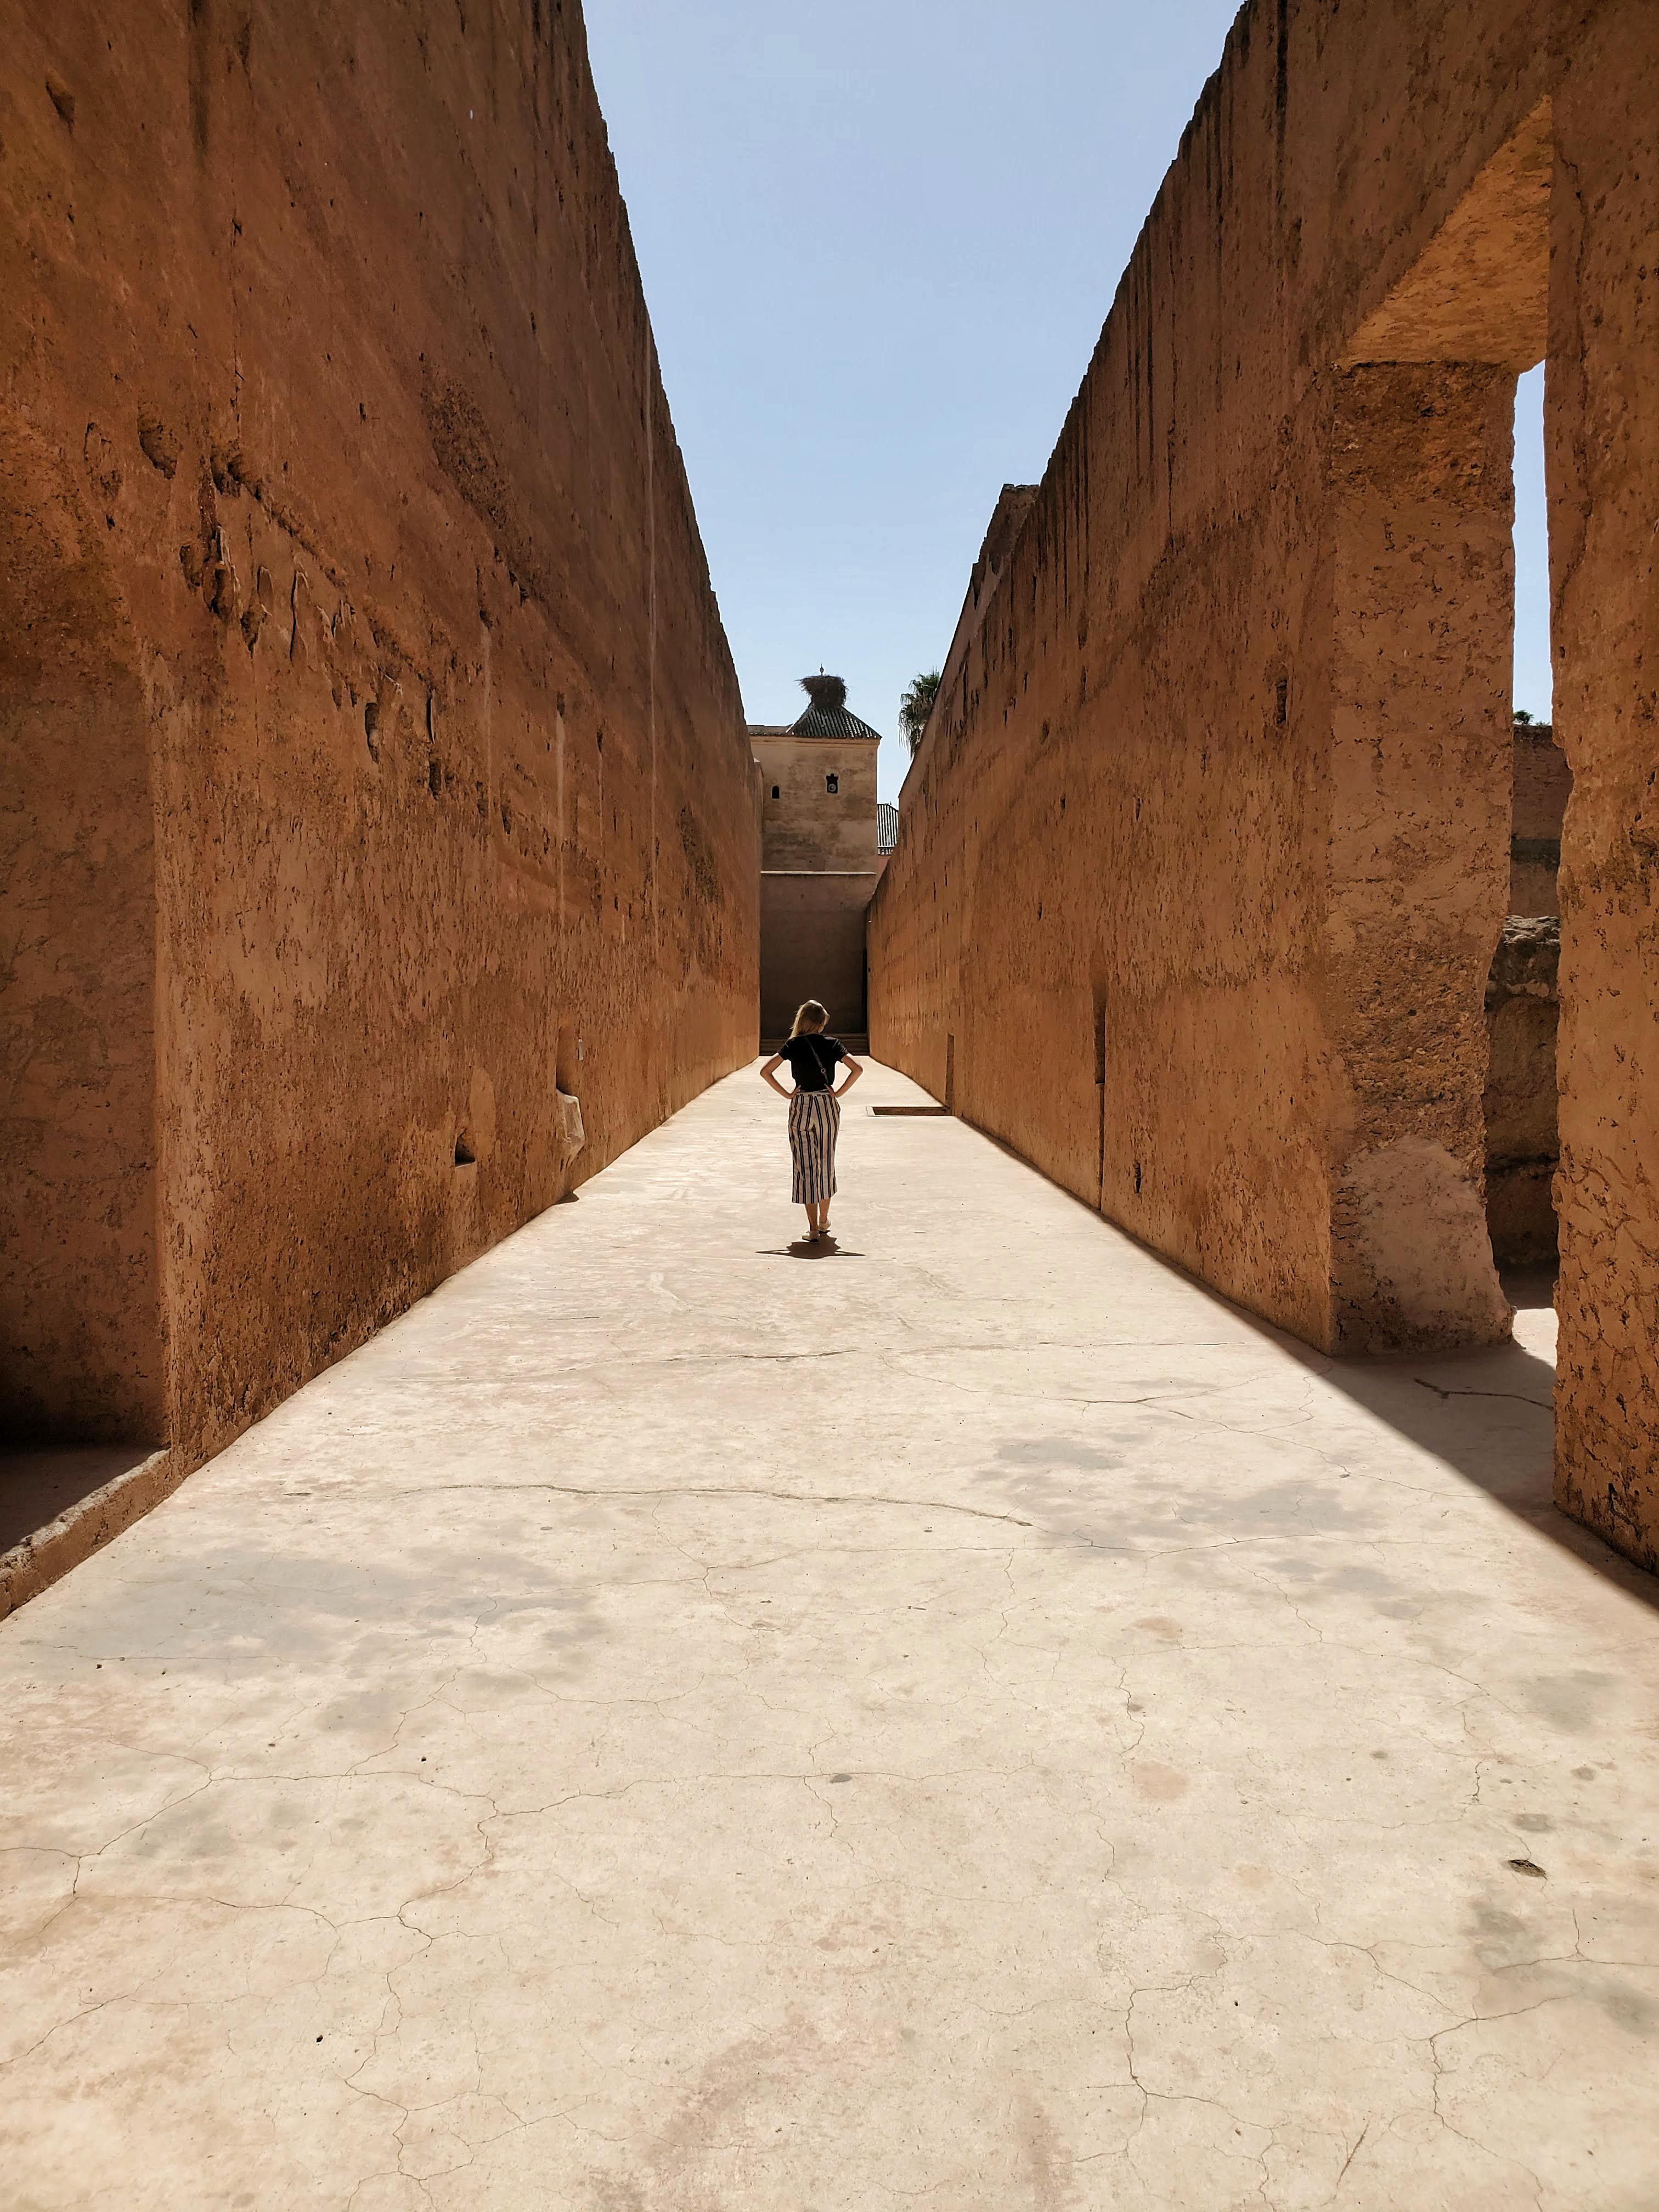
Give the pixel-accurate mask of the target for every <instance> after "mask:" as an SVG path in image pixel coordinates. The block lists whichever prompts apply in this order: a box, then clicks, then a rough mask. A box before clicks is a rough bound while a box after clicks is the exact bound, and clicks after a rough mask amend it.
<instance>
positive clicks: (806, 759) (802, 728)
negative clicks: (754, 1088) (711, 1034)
mask: <svg viewBox="0 0 1659 2212" xmlns="http://www.w3.org/2000/svg"><path fill="white" fill-rule="evenodd" d="M803 688H804V690H805V691H806V693H807V695H808V697H809V699H810V702H811V703H810V704H809V706H808V707H807V709H806V711H805V714H801V715H799V717H798V718H797V719H796V720H794V721H793V722H790V723H787V724H768V723H755V722H751V723H750V726H749V741H750V745H751V747H752V748H753V750H754V755H755V759H756V761H757V763H758V765H759V768H760V771H761V839H762V842H761V904H760V915H761V960H760V990H761V1018H760V1027H761V1042H762V1043H763V1044H770V1043H775V1042H777V1040H778V1039H780V1038H781V1037H785V1036H787V1035H788V1033H789V1025H790V1024H791V1022H793V1019H794V1017H795V1009H796V1007H797V1006H799V1005H800V1003H801V1001H802V1000H804V999H818V1000H822V1001H823V1004H824V1005H825V1006H827V1007H828V1008H829V1025H830V1027H831V1029H832V1030H835V1031H836V1034H837V1035H838V1036H843V1037H859V1038H862V1036H864V1033H865V1030H866V1006H865V961H864V915H865V909H866V907H867V906H868V905H869V903H870V900H871V897H872V894H873V893H874V890H875V888H876V884H877V882H878V879H879V878H880V875H881V871H882V868H883V866H884V864H885V860H886V853H885V852H884V851H882V850H881V849H880V848H879V846H878V811H879V810H878V803H877V799H876V756H877V753H878V750H879V749H880V745H881V732H880V731H879V730H872V728H871V726H870V725H869V724H868V723H867V722H864V721H860V719H859V717H858V716H857V715H856V714H852V713H850V712H849V711H848V706H847V686H846V684H844V683H843V682H842V679H841V678H840V677H838V676H825V675H822V674H820V675H817V676H809V677H807V678H805V681H804V684H803ZM888 811H889V812H891V811H892V810H891V809H889V810H888ZM889 849H890V848H889Z"/></svg>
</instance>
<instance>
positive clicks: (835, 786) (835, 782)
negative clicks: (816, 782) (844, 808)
mask: <svg viewBox="0 0 1659 2212" xmlns="http://www.w3.org/2000/svg"><path fill="white" fill-rule="evenodd" d="M823 787H824V789H825V790H826V791H827V792H828V793H829V796H830V798H831V799H833V798H834V797H835V795H836V793H837V792H838V791H839V790H840V789H841V778H840V777H839V776H838V775H826V776H825V777H824V779H823Z"/></svg>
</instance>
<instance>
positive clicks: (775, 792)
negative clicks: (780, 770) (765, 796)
mask: <svg viewBox="0 0 1659 2212" xmlns="http://www.w3.org/2000/svg"><path fill="white" fill-rule="evenodd" d="M777 795H778V787H777V786H776V784H774V785H773V786H772V796H773V798H774V799H775V798H776V797H777Z"/></svg>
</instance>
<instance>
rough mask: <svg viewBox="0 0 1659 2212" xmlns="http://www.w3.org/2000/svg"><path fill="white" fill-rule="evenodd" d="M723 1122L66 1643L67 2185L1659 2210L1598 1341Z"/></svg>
mask: <svg viewBox="0 0 1659 2212" xmlns="http://www.w3.org/2000/svg"><path fill="white" fill-rule="evenodd" d="M918 1096H919V1094H918V1093H916V1092H915V1091H913V1090H912V1088H911V1086H910V1085H908V1084H906V1083H904V1082H903V1081H902V1079H900V1078H898V1077H896V1076H894V1075H890V1074H888V1073H884V1072H882V1071H880V1070H873V1071H872V1074H871V1076H870V1077H869V1079H867V1080H866V1083H865V1084H864V1085H862V1086H861V1087H860V1090H859V1091H857V1092H855V1093H854V1098H853V1100H852V1101H850V1102H849V1105H848V1115H847V1119H846V1121H845V1125H844V1134H843V1139H842V1197H841V1199H840V1200H838V1201H837V1209H836V1212H837V1219H836V1227H837V1230H838V1232H839V1234H840V1237H841V1239H842V1243H841V1245H840V1249H839V1250H838V1251H836V1252H835V1253H833V1254H830V1255H827V1256H825V1257H823V1258H810V1259H809V1258H805V1257H797V1256H794V1255H792V1254H791V1253H790V1251H789V1249H788V1240H789V1238H790V1237H791V1236H792V1235H793V1233H794V1227H795V1224H796V1222H797V1221H798V1220H799V1214H798V1213H797V1212H792V1210H791V1209H790V1208H789V1206H787V1203H786V1196H787V1164H786V1161H785V1158H784V1151H783V1132H782V1109H781V1107H780V1106H779V1105H778V1103H777V1102H776V1101H775V1099H773V1098H772V1097H770V1096H769V1094H768V1093H767V1092H766V1091H764V1090H763V1088H762V1086H761V1085H759V1084H758V1083H757V1081H756V1080H755V1079H754V1076H753V1074H752V1073H745V1074H744V1075H741V1076H738V1077H735V1078H733V1079H731V1080H730V1081H728V1082H726V1083H725V1084H723V1085H720V1087H719V1088H718V1089H716V1090H715V1091H712V1092H710V1093H709V1094H708V1095H707V1096H706V1097H703V1098H702V1099H700V1100H699V1101H698V1102H697V1103H696V1104H695V1105H693V1106H691V1107H690V1108H689V1109H687V1110H686V1111H685V1112H684V1113H682V1114H681V1115H678V1117H677V1118H676V1119H675V1120H674V1121H671V1123H669V1124H668V1125H667V1126H666V1127H664V1128H662V1129H660V1130H659V1131H658V1132H657V1133H655V1134H654V1135H653V1136H651V1137H650V1138H648V1139H646V1141H645V1142H644V1143H642V1144H641V1145H640V1146H637V1147H636V1148H635V1150H634V1151H633V1152H630V1153H629V1154H628V1155H627V1157H626V1158H623V1159H622V1160H620V1161H618V1162H617V1164H616V1165H614V1166H613V1167H611V1168H610V1169H609V1170H606V1171H605V1173H604V1174H603V1175H601V1176H599V1177H597V1178H596V1179H595V1180H594V1181H593V1182H591V1183H589V1184H587V1185H586V1187H585V1188H584V1189H583V1190H582V1191H581V1193H580V1198H579V1200H577V1202H575V1203H568V1204H566V1205H563V1206H557V1207H556V1208H554V1209H553V1210H552V1211H551V1212H549V1213H548V1214H546V1215H544V1217H543V1218H541V1219H540V1220H538V1221H537V1222H535V1223H532V1225H530V1226H529V1227H528V1228H526V1230H524V1231H522V1232H521V1233H520V1235H519V1236H517V1237H514V1238H513V1239H512V1241H511V1242H510V1243H507V1244H505V1245H503V1246H501V1248H500V1249H498V1250H496V1251H495V1252H494V1253H493V1254H491V1255H489V1257H488V1258H486V1259H484V1260H483V1261H480V1262H479V1263H478V1264H477V1266H475V1267H471V1269H469V1270H468V1271H467V1272H466V1273H465V1274H463V1275H461V1276H459V1277H458V1278H456V1279H454V1280H453V1281H451V1282H449V1283H448V1284H447V1285H445V1286H444V1287H443V1288H442V1289H441V1291H438V1292H437V1294H436V1295H435V1296H434V1297H430V1298H428V1299H427V1300H426V1301H425V1302H424V1303H423V1304H421V1305H420V1306H419V1307H418V1308H416V1310H414V1311H413V1312H411V1313H410V1314H409V1315H407V1316H404V1318H403V1319H402V1320H400V1321H398V1322H396V1323H395V1324H394V1325H393V1326H392V1327H391V1328H388V1329H386V1331H385V1332H384V1333H383V1334H381V1335H380V1336H379V1337H378V1338H376V1339H375V1340H374V1342H373V1343H372V1344H370V1345H369V1346H367V1347H366V1348H365V1349H364V1350H363V1351H362V1352H358V1353H356V1355H355V1356H354V1357H353V1358H349V1359H347V1360H346V1361H344V1362H343V1364H341V1365H340V1366H338V1367H337V1368H336V1369H334V1370H332V1371H331V1373H329V1374H327V1375H325V1376H323V1377H322V1378H320V1380H319V1381H318V1382H316V1383H313V1384H312V1385H311V1386H310V1388H309V1389H306V1390H304V1391H302V1392H301V1394H300V1395H298V1396H297V1397H296V1398H295V1399H293V1400H292V1401H290V1402H289V1404H288V1405H286V1406H284V1407H283V1408H282V1410H281V1411H280V1412H279V1413H276V1414H274V1415H273V1416H272V1417H271V1418H270V1419H268V1420H266V1421H264V1423H262V1424H261V1425H259V1426H258V1428H256V1429H254V1430H253V1431H251V1432H250V1433H249V1434H248V1435H246V1436H245V1437H243V1438H242V1439H241V1440H240V1442H239V1443H237V1444H235V1445H234V1447H233V1448H232V1449H230V1450H228V1451H227V1452H226V1453H224V1454H223V1455H222V1457H220V1458H219V1459H218V1460H216V1462H214V1463H213V1464H212V1465H211V1466H210V1467H209V1468H206V1469H204V1471H203V1472H202V1473H200V1474H197V1475H196V1476H195V1477H194V1478H193V1479H192V1480H191V1481H190V1482H188V1483H187V1484H186V1485H185V1486H184V1488H183V1489H182V1490H180V1491H179V1492H178V1493H177V1494H176V1495H175V1496H174V1497H173V1498H171V1499H170V1500H169V1501H168V1502H167V1504H163V1505H162V1506H161V1507H160V1508H159V1509H158V1510H156V1511H155V1513H154V1514H152V1515H151V1516H149V1518H148V1519H147V1520H145V1521H143V1522H141V1523H140V1524H139V1525H138V1526H137V1527H136V1528H132V1529H131V1530H130V1531H129V1532H128V1533H127V1534H125V1535H123V1536H121V1537H120V1538H118V1540H117V1541H115V1542H114V1543H113V1544H112V1546H110V1547H109V1548H108V1549H107V1550H106V1551H104V1552H101V1553H99V1554H98V1555H97V1556H96V1557H95V1558H94V1559H91V1560H90V1561H88V1563H87V1564H86V1565H83V1566H82V1567H81V1568H79V1569H78V1570H76V1571H75V1572H74V1573H73V1574H72V1575H71V1576H70V1577H69V1578H68V1579H67V1580H65V1581H64V1582H63V1583H59V1584H58V1586H57V1587H55V1588H54V1589H51V1590H49V1591H47V1592H46V1594H45V1595H43V1596H41V1597H40V1598H39V1599H37V1600H36V1601H34V1602H33V1603H32V1604H31V1605H29V1606H27V1607H25V1608H24V1609H23V1610H22V1611H21V1612H20V1613H17V1614H15V1616H14V1617H13V1618H12V1619H11V1620H8V1621H7V1622H5V1623H4V1624H3V1626H0V1681H3V1711H4V1715H5V1720H4V1728H5V1735H6V1742H5V1749H4V1753H3V1761H4V1764H3V1771H4V1775H5V1788H4V1790H3V1796H0V1846H3V1850H0V1916H3V1917H0V1930H3V1933H0V1960H3V1970H4V1971H3V1983H0V1987H3V2002H0V2039H3V2041H0V2057H3V2060H4V2063H3V2067H0V2172H3V2173H4V2174H5V2176H6V2182H5V2187H4V2192H3V2194H4V2201H5V2203H6V2204H7V2206H8V2208H9V2212H64V2208H69V2207H71V2206H73V2207H76V2208H81V2207H86V2208H93V2207H96V2208H99V2212H106V2208H107V2212H115V2208H119V2212H149V2208H156V2212H161V2208H166V2212H197V2208H210V2207H211V2208H217V2207H222V2206H248V2207H252V2208H255V2212H287V2208H290V2207H291V2208H294V2212H301V2208H303V2212H319V2208H331V2207H340V2208H346V2207H349V2208H352V2212H427V2208H433V2212H497V2208H500V2212H509V2208H511V2212H522V2208H542V2207H545V2208H549V2212H553V2208H557V2212H589V2208H592V2212H600V2208H605V2212H716V2208H718V2212H739V2208H741V2212H853V2208H859V2212H865V2209H866V2208H870V2207H881V2206H886V2205H894V2206H896V2205H903V2204H912V2203H918V2202H926V2203H929V2204H932V2205H934V2206H937V2207H939V2208H940V2212H1009V2208H1011V2207H1015V2206H1030V2207H1036V2208H1051V2207H1064V2208H1071V2207H1101V2208H1107V2207H1109V2208H1112V2212H1143V2208H1144V2212H1152V2208H1164V2207H1180V2208H1182V2212H1229V2208H1233V2207H1240V2208H1242V2207H1244V2206H1247V2205H1248V2206H1251V2207H1255V2208H1260V2207H1261V2206H1264V2205H1265V2206H1267V2207H1270V2208H1273V2212H1304V2208H1313V2207H1317V2206H1334V2207H1338V2208H1342V2212H1402V2208H1409V2212H1433V2208H1438V2207H1445V2208H1455V2212H1508V2209H1509V2208H1510V2207H1517V2206H1534V2205H1536V2206H1539V2207H1543V2208H1547V2212H1566V2208H1583V2212H1621V2208H1630V2212H1634V2209H1635V2208H1638V2207H1642V2208H1650V2207H1652V2206H1653V2205H1654V2204H1655V2203H1656V2202H1659V2179H1656V2174H1659V2133H1656V2124H1655V2101H1654V2087H1653V2085H1654V2081H1655V2079H1656V2062H1659V1911H1656V1907H1659V1736H1656V1729H1655V1723H1654V1715H1655V1712H1656V1710H1659V1705H1656V1691H1659V1614H1656V1612H1655V1610H1654V1601H1655V1597H1656V1591H1655V1589H1654V1587H1653V1585H1652V1584H1651V1583H1650V1582H1648V1581H1646V1580H1645V1579H1644V1577H1640V1576H1638V1575H1637V1574H1636V1573H1634V1572H1633V1571H1631V1570H1629V1569H1627V1568H1626V1567H1625V1566H1624V1565H1622V1564H1621V1563H1620V1562H1619V1561H1617V1560H1616V1559H1613V1557H1612V1555H1611V1554H1609V1553H1607V1552H1605V1551H1604V1550H1603V1549H1602V1548H1601V1547H1600V1546H1599V1545H1598V1544H1596V1543H1595V1541H1594V1540H1593V1539H1591V1538H1589V1537H1588V1536H1586V1535H1584V1534H1582V1532H1580V1531H1578V1530H1577V1529H1576V1528H1572V1527H1571V1525H1570V1524H1568V1523H1567V1522H1565V1521H1563V1520H1561V1519H1560V1518H1559V1516H1556V1515H1555V1514H1554V1513H1553V1510H1552V1509H1551V1507H1550V1505H1549V1503H1548V1496H1549V1477H1548V1464H1549V1446H1550V1416H1549V1413H1548V1409H1547V1401H1548V1389H1549V1383H1550V1366H1549V1358H1550V1352H1551V1343H1550V1327H1549V1324H1550V1316H1549V1315H1548V1313H1547V1311H1537V1310H1534V1311H1529V1312H1528V1313H1526V1314H1524V1315H1523V1316H1522V1323H1521V1329H1520V1334H1521V1335H1522V1340H1523V1341H1522V1342H1521V1343H1519V1344H1517V1345H1516V1346H1515V1347H1513V1348H1511V1349H1509V1350H1506V1351H1504V1352H1500V1353H1496V1354H1492V1355H1486V1356H1483V1357H1481V1358H1470V1359H1467V1360H1461V1361H1460V1360H1440V1361H1436V1362H1433V1363H1425V1362H1421V1361H1419V1362H1415V1363H1413V1362H1403V1363H1396V1364H1388V1365H1381V1364H1378V1365H1371V1366H1367V1367H1364V1368H1352V1367H1350V1368H1346V1369H1342V1368H1339V1367H1337V1366H1335V1365H1334V1364H1332V1363H1329V1362H1326V1361H1323V1360H1321V1359H1319V1358H1316V1357H1314V1356H1313V1355H1311V1354H1310V1353H1309V1352H1306V1351H1305V1350H1303V1349H1301V1348H1299V1347H1297V1346H1294V1345H1292V1344H1291V1343H1289V1342H1287V1341H1285V1340H1282V1339H1280V1338H1278V1337H1276V1336H1274V1335H1273V1334H1271V1333H1270V1332H1268V1331H1267V1330H1266V1329H1264V1328H1261V1326H1260V1325H1258V1324H1256V1323H1255V1322H1251V1321H1249V1319H1247V1318H1246V1317H1245V1316H1243V1315H1241V1314H1238V1313H1237V1312H1235V1311H1233V1310H1231V1309H1229V1308H1228V1307H1226V1306H1225V1305H1223V1304H1220V1303H1219V1302H1218V1301H1217V1300H1216V1299H1215V1298H1213V1297H1210V1296H1208V1295H1206V1293H1205V1292H1204V1291H1201V1290H1200V1289H1198V1288H1196V1287H1194V1285H1192V1284H1191V1283H1189V1282H1188V1281H1186V1280H1185V1279H1182V1277H1180V1276H1179V1275H1177V1274H1176V1273H1173V1272H1171V1271H1170V1269H1168V1268H1166V1267H1164V1266H1162V1265H1161V1264H1160V1263H1159V1262H1158V1261H1156V1260H1154V1259H1152V1257H1150V1256H1149V1255H1147V1254H1146V1253H1144V1252H1142V1251H1140V1250H1139V1249H1137V1248H1136V1247H1135V1246H1134V1245H1133V1244H1131V1243H1128V1242H1127V1240H1126V1239H1125V1238H1124V1237H1121V1236H1120V1235H1118V1234H1117V1233H1116V1232H1115V1231H1113V1230H1112V1229H1110V1228H1109V1227H1108V1226H1106V1225H1104V1224H1103V1223H1102V1222H1100V1221H1099V1220H1097V1218H1094V1217H1093V1216H1092V1215H1091V1214H1090V1213H1089V1212H1086V1211H1085V1209H1084V1208H1082V1207H1081V1206H1078V1205H1076V1204H1074V1203H1073V1201H1072V1200H1070V1199H1068V1198H1066V1197H1065V1196H1064V1195H1063V1194H1061V1193H1060V1192H1059V1191H1057V1190H1055V1189H1054V1188H1051V1187H1050V1186H1049V1185H1048V1184H1047V1183H1046V1182H1043V1181H1042V1179H1041V1177H1039V1176H1036V1174H1034V1173H1033V1172H1032V1171H1031V1170H1029V1169H1027V1168H1025V1167H1024V1166H1023V1165H1021V1164H1019V1163H1018V1161H1016V1160H1015V1159H1013V1158H1011V1157H1009V1156H1008V1155H1007V1154H1006V1153H1005V1152H1002V1151H1000V1149H998V1148H997V1147H996V1146H994V1145H993V1144H991V1143H989V1142H988V1141H987V1139H984V1138H983V1137H981V1136H979V1135H977V1134H976V1133H975V1132H973V1131H972V1130H970V1129H969V1128H966V1127H963V1126H962V1125H961V1124H959V1123H957V1122H953V1121H939V1120H921V1119H903V1118H895V1119H879V1120H877V1119H872V1118H870V1117H869V1116H868V1115H867V1114H866V1113H865V1112H864V1111H863V1110H862V1109H865V1108H866V1107H868V1106H869V1105H870V1104H871V1103H872V1101H873V1102H877V1103H879V1102H881V1101H883V1100H885V1101H888V1102H900V1101H904V1100H914V1099H915V1098H916V1097H918Z"/></svg>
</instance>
